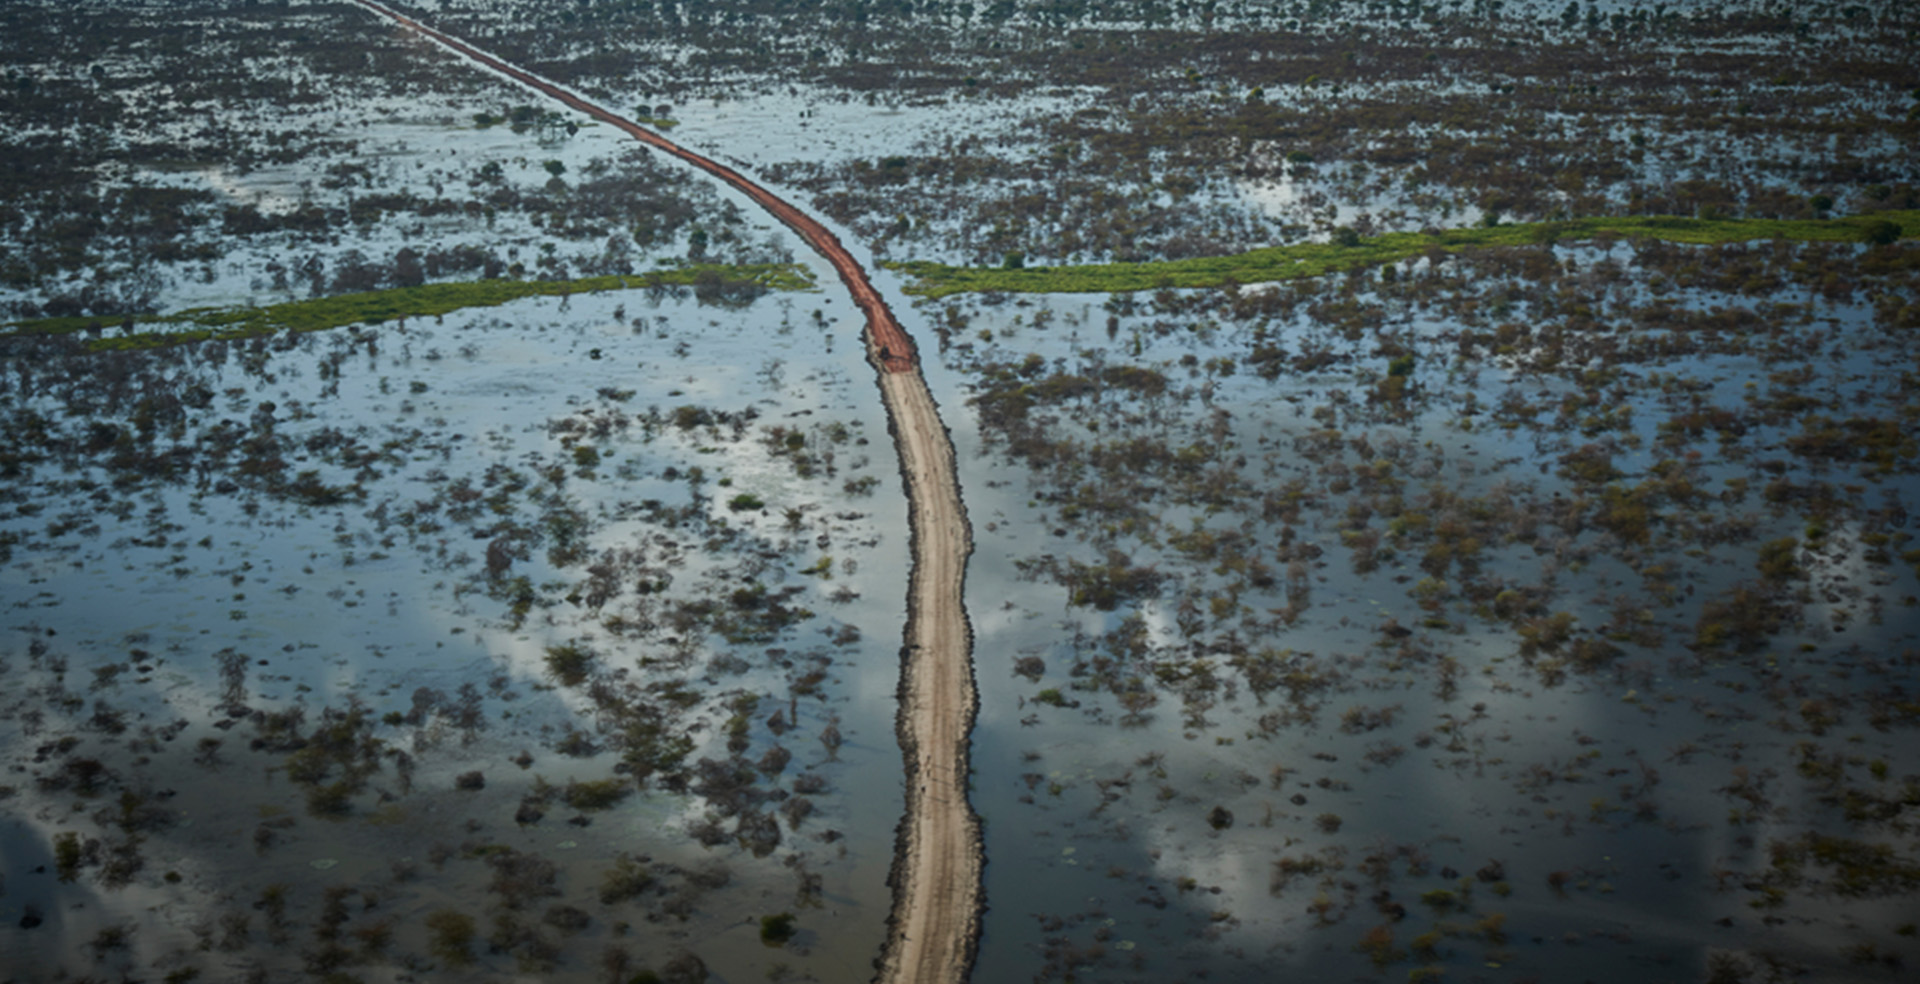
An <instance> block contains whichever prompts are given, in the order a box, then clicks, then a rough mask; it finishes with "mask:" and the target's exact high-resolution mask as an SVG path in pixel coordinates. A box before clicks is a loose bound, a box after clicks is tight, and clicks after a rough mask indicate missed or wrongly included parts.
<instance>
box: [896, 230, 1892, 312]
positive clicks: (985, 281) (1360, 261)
mask: <svg viewBox="0 0 1920 984" xmlns="http://www.w3.org/2000/svg"><path fill="white" fill-rule="evenodd" d="M1916 235H1920V211H1895V212H1879V213H1875V214H1871V215H1855V216H1849V217H1846V218H1833V219H1689V218H1679V217H1669V216H1635V217H1621V218H1591V219H1572V220H1567V221H1561V222H1528V223H1516V224H1513V225H1499V226H1490V227H1475V228H1463V229H1447V230H1442V231H1438V232H1390V233H1387V234H1385V235H1381V236H1372V237H1365V238H1363V237H1357V236H1352V235H1351V234H1349V236H1348V237H1347V238H1346V240H1345V241H1344V242H1333V243H1301V244H1298V245H1294V246H1274V247H1270V248H1267V249H1256V250H1252V251H1250V252H1246V253H1241V254H1239V255H1237V256H1217V257H1205V258H1200V259H1190V260H1168V261H1165V262H1159V263H1099V264H1090V265H1086V266H1060V267H1026V268H1019V269H995V268H991V267H956V266H947V265H945V264H942V263H931V262H917V261H916V262H908V263H887V264H884V265H885V266H886V267H887V268H888V269H892V270H898V271H900V272H902V273H906V274H908V275H910V276H912V277H913V278H914V279H915V282H914V283H913V284H911V285H909V286H908V287H907V288H905V289H906V292H907V293H909V294H917V295H921V296H925V297H945V296H947V295H948V294H960V293H965V292H968V291H1010V292H1024V293H1036V294H1110V293H1118V292H1123V291H1134V290H1153V289H1155V288H1159V287H1218V286H1220V285H1221V284H1224V283H1226V282H1227V281H1229V280H1232V281H1235V282H1238V283H1258V282H1262V281H1270V280H1291V279H1294V278H1297V277H1318V276H1321V275H1323V274H1328V273H1336V272H1339V271H1342V270H1353V269H1359V268H1364V267H1370V266H1379V265H1382V264H1386V263H1394V262H1398V261H1400V260H1404V259H1407V258H1409V257H1414V256H1421V255H1424V254H1426V253H1427V252H1429V251H1430V250H1434V249H1440V250H1444V251H1447V252H1454V251H1458V250H1466V249H1474V248H1480V247H1490V246H1529V245H1539V244H1544V243H1555V242H1574V241H1580V240H1591V239H1596V238H1600V237H1603V236H1613V237H1618V238H1621V239H1632V238H1636V237H1646V238H1649V239H1663V240H1666V241H1668V242H1676V243H1692V244H1697V245H1710V244H1714V243H1731V242H1743V241H1748V240H1756V239H1786V240H1795V241H1801V242H1808V241H1822V242H1860V243H1890V242H1893V241H1895V240H1898V239H1901V238H1914V237H1915V236H1916Z"/></svg>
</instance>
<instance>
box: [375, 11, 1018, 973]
mask: <svg viewBox="0 0 1920 984" xmlns="http://www.w3.org/2000/svg"><path fill="white" fill-rule="evenodd" d="M355 2H356V3H358V4H360V5H361V6H363V7H366V8H368V9H370V10H373V11H375V12H377V13H379V14H381V15H383V16H386V17H390V18H392V19H394V20H395V21H398V22H399V23H401V24H403V25H405V26H406V27H408V28H411V29H413V30H415V31H418V32H420V33H421V34H423V35H425V36H427V37H429V38H431V39H433V40H434V41H437V42H439V43H440V44H443V45H445V46H447V47H448V48H451V49H452V50H453V51H454V52H456V53H457V54H460V55H462V56H464V57H466V58H469V59H472V60H473V61H476V62H479V63H480V64H482V65H485V66H487V67H489V68H491V69H493V70H494V71H497V72H500V73H502V74H504V75H506V76H508V77H510V78H512V79H515V80H517V81H519V82H521V83H522V84H525V85H528V86H531V87H533V88H535V89H537V90H539V91H541V92H544V93H546V94H547V95H549V96H552V97H553V98H555V99H558V100H560V101H561V102H563V103H565V104H567V105H568V106H571V107H573V108H574V109H577V110H579V111H580V112H583V113H586V114H587V115H589V116H592V117H594V118H595V119H599V120H604V121H606V122H607V123H610V124H612V125H614V126H617V127H619V128H620V129H622V130H624V131H626V132H627V133H628V134H630V135H632V136H633V138H634V139H636V140H639V141H641V142H643V143H645V144H647V145H648V146H651V147H655V148H658V149H659V150H662V151H664V152H666V153H669V154H672V155H673V156H675V157H678V158H680V159H681V160H683V161H686V162H687V163H689V164H692V165H693V166H694V167H697V168H699V169H701V170H703V171H706V172H707V173H709V174H712V175H714V176H715V177H718V178H720V179H721V180H723V181H725V182H727V183H728V184H731V185H733V186H734V187H736V188H739V189H740V190H741V191H743V192H745V193H746V194H747V195H748V196H749V197H751V198H752V199H753V200H754V201H756V202H759V203H760V204H761V206H762V207H764V208H766V209H767V211H769V212H772V213H773V214H774V215H775V216H776V217H778V218H779V219H780V221H782V222H784V223H786V224H787V226H788V227H789V228H791V229H793V231H794V232H797V233H799V234H800V238H802V239H804V240H806V241H807V243H808V244H809V245H811V246H812V247H813V248H814V249H815V250H817V251H819V253H820V255H821V256H824V257H826V259H827V261H828V262H829V263H832V264H833V268H834V269H836V270H838V271H840V279H841V280H842V281H844V282H845V283H846V285H847V289H848V290H850V291H852V293H853V299H854V302H855V303H856V304H859V305H860V309H861V310H862V311H864V312H866V315H867V332H866V336H867V357H868V359H869V360H870V361H871V362H872V363H873V364H874V366H875V367H876V368H877V369H879V370H880V372H879V377H880V395H881V399H882V401H883V402H884V403H885V404H886V408H887V427H888V429H889V430H891V431H892V432H893V439H894V447H895V449H896V450H897V452H898V453H899V455H900V471H901V474H902V476H903V477H904V478H905V480H906V489H907V497H908V513H907V515H908V518H909V521H910V523H911V525H912V545H913V548H912V549H913V568H912V570H913V573H912V575H911V577H910V578H909V583H908V586H907V629H906V642H905V645H904V646H903V647H902V648H901V650H900V709H899V713H898V716H897V718H896V721H895V726H896V728H897V729H898V731H899V736H900V749H901V755H902V758H903V759H904V761H905V766H906V773H907V783H906V801H907V803H906V806H907V812H906V816H905V817H904V818H903V819H902V820H901V822H900V826H899V828H898V830H897V831H896V835H895V842H894V858H893V870H892V873H891V874H890V875H889V877H888V879H887V880H888V883H889V884H890V885H891V886H892V887H893V910H892V911H891V912H890V913H889V914H888V916H887V942H886V946H885V949H884V950H882V952H881V954H880V956H879V958H878V959H876V960H875V961H874V963H875V966H876V967H877V968H878V970H879V973H878V975H877V976H876V977H875V980H876V981H879V982H882V984H959V982H963V981H965V980H966V979H967V977H968V975H969V973H970V972H971V970H972V968H973V961H974V957H975V955H976V953H977V952H978V949H979V943H980V913H981V908H982V905H983V903H982V895H981V888H980V869H981V865H982V863H983V861H984V854H983V849H982V842H981V839H980V818H979V817H978V816H976V815H975V814H974V812H973V807H972V806H971V805H970V804H969V803H968V802H967V778H968V775H969V772H970V770H969V766H968V761H967V758H968V756H967V742H968V735H969V734H970V733H971V732H972V730H973V722H974V718H975V716H976V715H977V713H978V711H979V696H978V691H977V690H976V688H975V686H974V679H973V629H972V626H971V625H970V624H968V622H967V613H966V606H965V604H964V599H963V592H964V585H965V580H966V568H967V557H968V555H969V554H971V553H972V552H973V531H972V527H971V526H970V525H969V524H968V522H967V514H966V507H965V506H964V505H962V504H961V502H960V485H959V481H958V478H957V476H956V469H955V463H954V455H953V442H952V441H951V440H950V439H949V437H948V435H947V430H946V427H945V425H943V424H942V423H941V421H940V412H939V408H938V407H936V406H935V405H934V402H933V395H932V393H931V392H929V391H928V389H927V381H926V378H925V377H923V376H922V375H921V374H920V363H919V358H918V354H917V353H916V351H915V349H914V345H913V342H912V341H911V340H910V339H908V338H907V335H906V333H905V332H903V331H901V330H900V325H899V323H898V322H896V321H895V320H894V319H893V312H891V311H889V310H888V309H887V305H886V303H885V302H884V301H883V300H882V299H881V298H880V294H879V292H878V291H876V290H874V289H873V284H872V283H871V282H869V281H868V280H867V274H866V271H865V270H863V269H861V267H860V264H859V263H857V262H855V261H854V259H853V257H852V255H851V254H849V253H848V252H847V250H846V248H845V247H844V246H842V245H840V241H839V240H838V239H836V238H835V237H834V235H833V234H832V233H830V232H828V231H827V229H826V227H824V226H822V225H821V224H820V223H818V222H816V221H814V220H813V219H811V218H809V217H807V216H806V215H805V214H803V213H802V212H801V211H800V210H799V209H796V208H794V207H793V206H792V205H789V204H787V203H786V202H785V201H782V200H781V199H780V198H779V197H778V196H776V195H774V194H773V193H771V192H769V191H767V190H766V189H764V188H761V187H760V186H759V185H756V184H754V183H753V182H751V181H749V180H747V179H746V178H745V177H744V176H742V175H741V174H740V173H739V172H737V171H734V170H733V169H732V168H729V167H726V166H723V165H721V164H718V163H716V162H714V161H712V160H710V159H708V158H706V157H702V156H700V155H699V154H696V153H693V152H692V151H689V150H686V149H684V148H681V147H679V146H676V145H675V144H674V143H673V142H672V141H670V140H667V139H666V138H664V137H661V136H660V135H659V134H657V133H654V132H653V131H651V130H647V129H644V128H642V127H641V126H639V125H638V124H636V123H634V122H632V121H630V120H625V119H622V118H620V117H619V116H617V115H615V114H613V113H610V112H608V111H607V110H604V109H601V108H600V107H598V106H595V105H593V104H592V103H589V102H587V101H586V100H584V99H581V98H580V97H578V96H575V95H574V94H572V93H570V92H567V91H566V90H564V89H561V88H560V87H559V86H556V85H554V84H552V83H550V82H546V81H544V80H542V79H539V78H535V77H534V76H532V75H530V74H528V73H526V72H523V71H521V70H520V69H517V68H515V67H513V66H512V65H508V64H506V63H504V62H502V61H500V60H499V59H497V58H494V57H492V56H490V55H487V54H484V53H482V52H479V51H476V50H474V49H473V48H472V47H470V46H468V45H466V44H464V43H462V42H460V41H458V40H456V39H454V38H451V37H448V36H447V35H445V34H442V33H440V32H439V31H436V30H433V29H432V28H429V27H426V26H424V25H422V24H420V23H419V22H418V21H415V20H413V19H411V18H409V17H406V16H403V15H401V14H399V13H396V12H394V11H392V10H389V9H387V8H386V7H383V6H381V5H379V4H377V3H374V2H372V0H355Z"/></svg>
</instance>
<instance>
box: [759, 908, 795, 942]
mask: <svg viewBox="0 0 1920 984" xmlns="http://www.w3.org/2000/svg"><path fill="white" fill-rule="evenodd" d="M793 931H794V930H793V913H791V912H782V913H780V914H779V915H775V916H761V917H760V942H762V943H765V944H766V945H768V946H775V947H778V946H786V945H787V941H788V940H790V939H793Z"/></svg>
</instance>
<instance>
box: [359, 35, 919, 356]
mask: <svg viewBox="0 0 1920 984" xmlns="http://www.w3.org/2000/svg"><path fill="white" fill-rule="evenodd" d="M354 2H355V3H358V4H359V5H360V6H362V7H365V8H367V9H369V10H372V11H375V12H377V13H379V14H381V15H383V16H386V17H390V18H392V19H393V20H395V21H398V22H399V23H401V24H404V25H406V26H407V27H409V28H412V29H413V30H415V31H418V32H419V33H421V34H423V35H426V36H427V37H429V38H432V39H433V40H435V41H438V42H440V43H441V44H443V45H445V46H446V47H448V48H451V49H453V50H454V51H455V52H457V53H459V54H460V55H462V56H464V57H466V58H468V59H470V60H472V61H476V62H479V63H480V64H482V65H485V66H487V67H488V68H491V69H493V70H494V71H496V72H499V73H500V74H502V75H505V76H507V77H508V78H511V79H513V80H514V81H516V82H519V83H521V84H522V85H526V86H531V87H532V88H535V89H538V90H540V91H541V92H544V93H546V94H547V95H548V96H551V97H553V98H554V99H557V100H559V101H560V102H563V103H565V104H567V105H568V106H570V107H572V108H574V109H577V110H579V111H580V112H582V113H585V114H587V115H588V116H591V117H593V118H594V119H597V120H601V121H603V122H606V123H608V124H610V125H612V126H616V127H619V128H620V129H621V130H624V131H626V133H627V134H628V135H629V136H631V137H633V138H634V139H635V140H638V141H640V142H641V143H644V144H646V145H648V146H650V147H653V148H656V149H658V150H661V151H664V152H665V153H668V154H672V155H673V156H675V157H678V158H680V159H681V160H683V161H686V162H687V163H688V164H691V165H693V166H694V167H697V168H699V169H700V170H702V171H705V172H707V173H708V174H711V175H713V176H714V177H716V178H719V179H720V180H722V181H725V182H726V183H728V184H730V185H732V186H734V187H735V188H738V189H740V190H741V191H743V192H745V193H746V194H747V196H748V197H749V198H752V199H753V200H754V201H756V202H759V203H760V206H761V207H762V208H764V209H766V210H767V211H768V212H771V213H773V217H774V218H776V219H779V220H780V221H781V222H784V223H786V224H787V227H788V228H790V229H792V230H793V231H794V232H797V233H799V234H800V238H801V239H804V240H806V241H807V242H808V244H810V245H812V246H813V248H814V250H815V251H816V252H818V253H819V254H820V255H821V256H823V257H825V258H826V260H827V262H828V263H831V264H833V268H834V269H835V270H838V271H839V272H840V279H841V281H842V282H844V283H845V284H846V285H847V290H849V291H851V292H852V293H853V303H855V304H858V305H860V310H861V311H863V312H865V314H866V316H867V345H868V347H869V348H870V349H871V351H872V356H873V358H874V359H876V360H877V361H879V363H880V365H881V367H882V368H883V369H885V370H886V371H888V372H909V371H913V370H915V369H917V365H916V363H917V353H916V352H915V350H914V346H913V340H912V339H911V338H909V337H907V333H906V332H904V331H901V330H900V323H899V322H898V321H895V320H894V319H893V312H892V311H890V310H888V308H887V304H886V302H885V301H884V300H882V299H881V297H880V292H879V291H876V290H874V289H873V284H872V282H870V281H869V280H868V279H867V271H866V270H865V269H863V268H862V267H861V266H860V264H859V263H858V262H856V261H855V260H854V258H853V254H851V253H848V252H847V248H846V247H845V246H842V245H841V244H840V239H839V237H837V236H835V235H834V234H833V233H832V232H829V231H828V230H827V227H826V226H823V225H821V224H820V223H819V222H816V221H815V220H814V219H813V218H812V217H810V216H808V215H807V214H806V213H805V212H802V211H800V210H799V209H797V208H794V207H793V206H792V205H790V204H788V203H787V201H786V200H785V199H783V198H781V197H780V196H778V195H776V194H774V193H773V192H770V191H768V190H767V189H765V188H762V187H760V186H759V185H757V184H754V183H753V182H752V181H750V180H748V179H747V177H746V176H745V175H743V174H741V173H740V172H738V171H735V170H734V169H733V168H730V167H728V166H726V165H725V164H722V163H720V162H719V161H716V160H713V159H712V158H710V157H703V156H701V155H699V154H696V153H694V152H693V151H691V150H688V149H686V148H685V147H682V146H680V145H679V144H676V143H674V142H673V141H671V140H668V139H667V138H665V137H663V136H661V135H659V134H658V133H655V132H653V131H652V130H649V129H647V128H646V127H643V126H641V125H640V124H638V123H635V122H633V121H632V120H629V119H627V118H625V117H623V116H620V115H619V114H617V113H614V112H611V111H609V110H607V109H604V108H602V107H600V106H596V105H594V104H593V103H590V102H588V101H586V100H585V99H582V98H580V97H579V96H576V95H574V94H573V93H571V92H568V91H567V90H565V89H562V88H560V87H559V86H557V85H554V84H553V83H551V82H548V81H546V80H545V79H542V78H539V77H538V76H535V75H532V74H530V73H528V72H524V71H521V70H520V69H518V68H515V67H514V66H512V65H509V64H507V63H506V62H503V61H501V60H500V59H498V58H495V57H493V56H492V55H489V54H487V53H486V52H483V51H479V50H477V49H475V48H473V47H472V46H471V45H468V44H467V43H466V42H464V41H461V40H460V39H459V38H455V37H452V36H451V35H447V34H442V33H441V32H439V31H436V30H434V29H433V28H431V27H428V26H426V25H425V24H422V23H420V22H419V21H417V20H414V19H413V18H411V17H408V16H406V15H405V14H402V13H400V12H398V11H395V10H392V9H390V8H387V7H384V6H381V5H380V4H377V3H374V2H372V0H354Z"/></svg>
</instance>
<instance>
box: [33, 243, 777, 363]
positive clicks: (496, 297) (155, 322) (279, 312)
mask: <svg viewBox="0 0 1920 984" xmlns="http://www.w3.org/2000/svg"><path fill="white" fill-rule="evenodd" d="M713 274H718V275H719V276H720V278H721V279H722V280H724V281H733V282H739V281H751V282H753V283H757V284H759V285H761V286H763V287H766V288H768V289H771V290H810V289H812V288H813V287H814V286H815V284H814V279H813V275H812V274H810V273H809V272H808V271H807V270H806V268H804V267H801V266H798V265H796V264H791V263H757V264H746V265H740V266H725V265H720V264H711V263H707V264H696V265H689V266H679V267H663V268H661V269H658V270H650V271H648V272H646V273H640V274H633V275H628V276H619V275H616V276H607V277H584V278H581V279H579V280H476V281H471V282H466V283H443V284H425V285H422V286H419V287H395V288H392V289H389V290H376V291H368V292H366V293H361V294H341V295H339V296H337V297H316V298H313V299H312V300H306V301H289V302H287V303H285V304H273V305H269V306H267V307H242V308H190V309H188V310H185V311H178V312H175V313H173V314H139V315H131V316H125V315H112V316H107V317H97V318H88V317H62V318H36V319H32V320H28V321H12V322H7V323H6V324H5V325H0V334H4V335H65V334H72V333H74V332H80V331H87V330H91V329H103V328H111V327H116V326H123V325H126V324H127V323H129V322H131V323H132V324H133V326H134V328H135V333H131V334H121V335H118V336H116V337H113V338H94V339H90V340H89V341H88V342H87V347H88V348H90V349H92V350H94V351H105V350H111V349H143V348H158V347H161V346H166V345H179V344H183V343H187V342H198V341H205V340H207V339H212V338H222V339H234V338H250V337H253V336H255V335H269V334H274V333H277V332H285V331H325V330H327V329H329V328H340V327H344V326H346V325H353V324H379V323H381V322H383V321H393V320H397V319H400V318H425V317H436V316H439V315H443V314H448V313H451V312H454V311H458V310H460V309H462V308H471V307H495V306H498V305H501V304H505V303H507V302H508V301H517V300H519V299H521V298H523V297H537V296H546V297H553V296H559V295H563V294H591V293H598V292H600V291H607V290H640V289H645V288H650V287H659V286H686V287H690V286H695V285H697V284H698V283H699V282H700V278H701V277H702V276H703V275H705V276H707V277H708V278H709V279H711V277H712V275H713ZM176 326H177V327H176Z"/></svg>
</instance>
